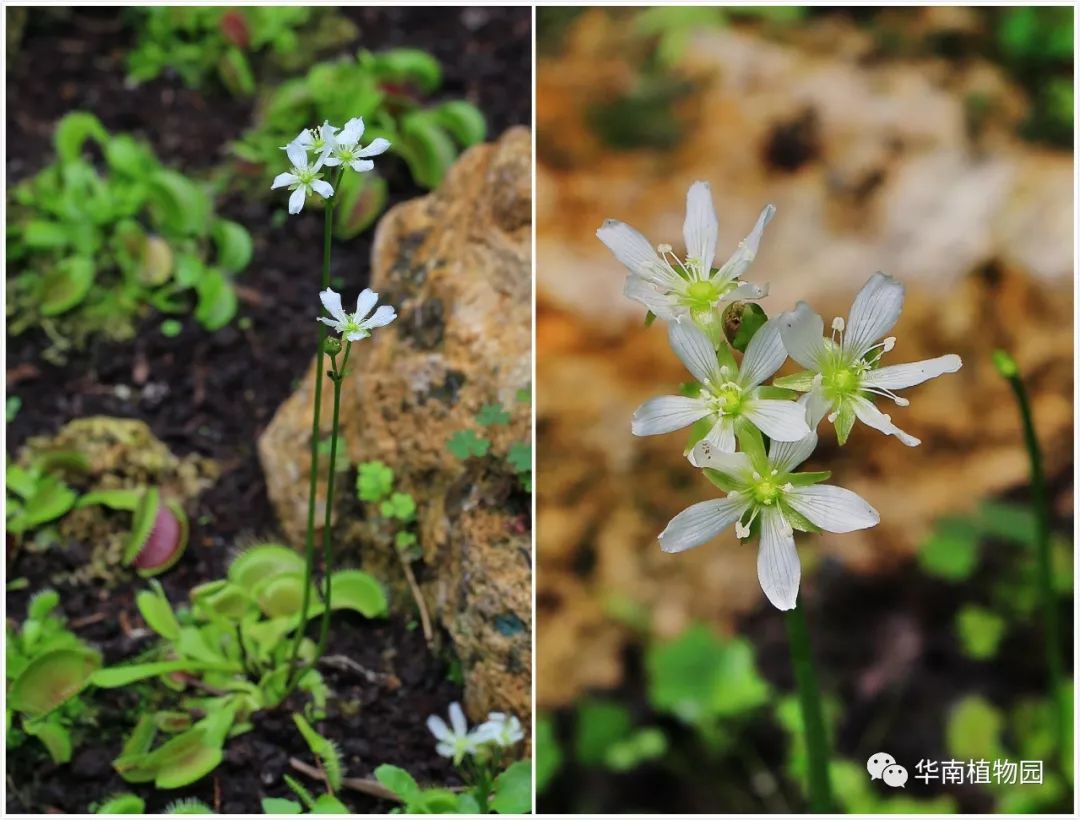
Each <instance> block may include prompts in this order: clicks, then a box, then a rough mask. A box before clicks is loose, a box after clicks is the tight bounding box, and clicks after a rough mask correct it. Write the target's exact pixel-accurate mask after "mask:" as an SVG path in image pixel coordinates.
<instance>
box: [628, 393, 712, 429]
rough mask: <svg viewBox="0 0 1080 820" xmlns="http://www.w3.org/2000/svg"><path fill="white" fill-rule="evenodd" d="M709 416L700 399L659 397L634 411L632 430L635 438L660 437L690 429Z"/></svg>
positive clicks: (707, 408) (706, 406) (706, 407)
mask: <svg viewBox="0 0 1080 820" xmlns="http://www.w3.org/2000/svg"><path fill="white" fill-rule="evenodd" d="M707 415H709V407H708V405H706V404H705V402H704V401H702V400H701V399H700V398H694V399H691V398H688V397H687V396H658V397H657V398H655V399H649V400H648V401H647V402H645V403H644V404H643V405H641V407H639V408H638V409H637V410H635V411H634V417H633V419H632V420H631V422H630V430H631V432H633V434H634V435H635V436H658V435H661V434H663V433H670V432H672V431H674V430H681V429H682V428H683V427H689V426H690V425H691V424H693V423H694V422H695V421H697V420H698V419H703V418H705V416H707Z"/></svg>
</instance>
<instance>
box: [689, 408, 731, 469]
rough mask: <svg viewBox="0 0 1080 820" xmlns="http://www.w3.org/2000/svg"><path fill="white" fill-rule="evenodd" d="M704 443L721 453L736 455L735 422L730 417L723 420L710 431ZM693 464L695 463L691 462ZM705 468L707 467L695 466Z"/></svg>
mask: <svg viewBox="0 0 1080 820" xmlns="http://www.w3.org/2000/svg"><path fill="white" fill-rule="evenodd" d="M704 441H707V442H708V443H709V444H711V445H712V446H713V447H714V448H716V449H717V450H719V451H720V452H721V453H734V452H735V444H736V442H735V422H734V420H732V419H731V418H730V417H726V418H721V419H720V420H719V421H718V422H716V424H714V425H713V428H712V429H711V430H710V431H709V434H708V435H707V436H705V438H704ZM690 463H691V464H693V462H692V461H691V462H690ZM695 466H705V465H695Z"/></svg>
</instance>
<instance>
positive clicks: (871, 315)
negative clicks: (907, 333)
mask: <svg viewBox="0 0 1080 820" xmlns="http://www.w3.org/2000/svg"><path fill="white" fill-rule="evenodd" d="M903 307H904V286H903V285H902V284H901V283H900V282H899V281H898V280H896V279H893V278H892V277H891V276H886V275H885V274H884V273H881V272H880V271H879V272H878V273H875V274H874V275H873V276H871V277H870V279H869V280H868V281H867V283H866V284H865V285H863V289H862V290H860V291H859V294H858V296H856V297H855V301H854V302H853V303H852V305H851V313H849V314H848V321H847V328H846V332H845V334H844V351H845V353H847V354H848V355H850V356H853V357H854V358H860V357H861V356H862V355H863V354H864V353H866V351H867V350H869V349H870V348H871V347H872V346H873V344H874V342H876V341H877V340H878V339H881V338H884V336H885V334H886V333H888V332H889V331H890V330H892V326H893V325H895V324H896V320H897V319H899V318H900V310H901V309H902V308H903Z"/></svg>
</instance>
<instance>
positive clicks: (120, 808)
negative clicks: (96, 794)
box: [94, 793, 146, 814]
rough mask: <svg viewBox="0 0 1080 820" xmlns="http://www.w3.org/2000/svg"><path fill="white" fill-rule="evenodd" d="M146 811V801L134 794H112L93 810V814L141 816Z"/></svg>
mask: <svg viewBox="0 0 1080 820" xmlns="http://www.w3.org/2000/svg"><path fill="white" fill-rule="evenodd" d="M145 811H146V801H145V800H143V799H142V798H141V797H139V796H138V795H135V794H130V793H127V794H114V795H113V796H112V797H107V798H105V800H104V801H103V802H102V803H101V805H100V806H98V807H97V808H96V809H95V810H94V814H142V813H143V812H145Z"/></svg>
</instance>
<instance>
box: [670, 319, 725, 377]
mask: <svg viewBox="0 0 1080 820" xmlns="http://www.w3.org/2000/svg"><path fill="white" fill-rule="evenodd" d="M668 342H669V343H670V344H671V349H672V350H674V351H675V355H676V356H678V357H679V359H680V360H681V361H682V363H683V364H684V365H686V369H687V370H689V371H690V372H691V373H692V374H693V376H694V378H695V379H697V380H698V381H699V382H701V383H702V384H706V383H709V382H712V383H713V384H719V383H720V381H722V379H721V377H720V365H719V363H718V362H717V359H716V349H715V348H714V347H713V346H712V342H710V341H709V337H708V336H706V335H705V334H704V333H702V332H701V330H699V329H698V327H697V325H695V324H694V323H693V322H690V321H685V322H671V323H670V324H669V325H668Z"/></svg>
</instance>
